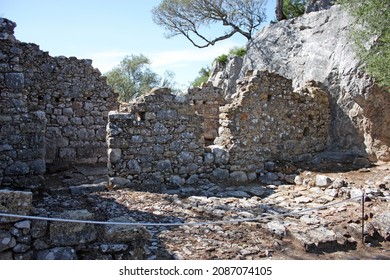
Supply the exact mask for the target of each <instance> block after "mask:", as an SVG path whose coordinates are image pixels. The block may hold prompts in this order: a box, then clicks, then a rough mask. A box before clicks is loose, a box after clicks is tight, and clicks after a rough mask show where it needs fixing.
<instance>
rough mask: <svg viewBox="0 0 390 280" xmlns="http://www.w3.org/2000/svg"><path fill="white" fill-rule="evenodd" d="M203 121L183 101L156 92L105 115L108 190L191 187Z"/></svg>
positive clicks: (167, 92)
mask: <svg viewBox="0 0 390 280" xmlns="http://www.w3.org/2000/svg"><path fill="white" fill-rule="evenodd" d="M203 120H204V119H203V117H201V116H199V115H197V114H196V113H195V106H191V105H190V104H188V102H187V99H186V97H175V96H174V95H172V94H171V93H170V90H169V89H157V90H155V91H152V92H151V93H150V94H148V95H145V96H143V97H141V98H139V99H137V100H136V101H134V102H133V103H131V104H129V106H128V107H127V111H126V112H115V111H112V112H110V113H109V123H108V125H107V143H108V148H109V149H108V160H109V164H108V167H109V176H110V177H111V178H110V184H111V185H113V186H126V187H138V186H141V185H147V186H162V185H164V184H165V185H167V184H168V185H169V184H174V185H182V184H184V183H185V182H186V181H187V183H191V182H192V181H196V180H197V177H194V176H192V175H196V174H199V173H201V172H202V169H203V168H204V167H203V154H204V130H203Z"/></svg>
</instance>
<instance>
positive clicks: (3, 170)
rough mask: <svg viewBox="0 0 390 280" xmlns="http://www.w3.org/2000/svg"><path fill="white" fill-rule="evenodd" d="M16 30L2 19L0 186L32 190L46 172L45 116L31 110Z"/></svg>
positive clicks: (10, 23) (0, 35)
mask: <svg viewBox="0 0 390 280" xmlns="http://www.w3.org/2000/svg"><path fill="white" fill-rule="evenodd" d="M14 27H15V24H14V23H12V22H9V21H4V20H0V28H1V32H0V90H1V92H0V97H1V101H0V186H2V187H4V186H5V187H7V186H12V187H14V188H31V189H33V188H36V187H38V186H40V185H41V183H42V181H43V178H42V174H43V173H44V172H45V169H46V165H45V131H46V116H45V113H44V112H43V111H41V110H39V108H34V109H30V108H29V100H28V94H29V92H28V91H27V89H26V86H25V85H26V83H27V81H26V79H25V75H24V73H23V70H24V69H23V68H21V67H20V64H19V62H20V60H21V55H22V54H21V49H19V48H17V47H16V46H15V45H16V44H17V43H16V41H15V39H14V37H13V35H12V34H13V28H14ZM5 31H7V32H5Z"/></svg>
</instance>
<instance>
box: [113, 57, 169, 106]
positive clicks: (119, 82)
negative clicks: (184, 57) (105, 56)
mask: <svg viewBox="0 0 390 280" xmlns="http://www.w3.org/2000/svg"><path fill="white" fill-rule="evenodd" d="M150 64H151V61H150V60H149V58H147V57H146V56H144V55H143V54H140V55H130V56H126V57H125V58H124V59H123V60H122V61H121V62H120V64H119V66H117V67H115V68H114V69H112V70H111V71H109V72H108V73H107V74H106V76H107V83H108V84H109V85H110V86H112V88H113V89H114V91H115V92H117V93H118V95H119V97H118V99H119V100H120V101H125V102H128V101H130V100H131V99H133V98H136V97H138V96H140V95H142V94H144V93H147V92H149V91H150V90H151V89H152V88H154V87H158V86H160V87H171V86H173V84H174V83H173V78H174V74H173V73H172V72H168V71H167V72H166V73H165V75H164V77H163V78H161V77H159V75H157V74H156V73H154V72H153V71H152V70H151V69H150V67H149V65H150Z"/></svg>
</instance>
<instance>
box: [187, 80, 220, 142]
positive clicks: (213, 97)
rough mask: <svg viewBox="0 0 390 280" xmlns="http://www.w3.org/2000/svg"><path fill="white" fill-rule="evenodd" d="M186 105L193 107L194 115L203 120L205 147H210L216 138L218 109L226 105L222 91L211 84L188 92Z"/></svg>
mask: <svg viewBox="0 0 390 280" xmlns="http://www.w3.org/2000/svg"><path fill="white" fill-rule="evenodd" d="M187 98H188V103H189V104H191V105H193V106H194V108H195V113H196V114H198V115H200V116H202V117H203V118H204V123H203V128H204V139H205V145H206V146H208V145H212V144H213V143H214V140H215V138H217V137H218V127H219V107H220V106H223V105H225V104H226V100H225V99H224V98H223V91H222V89H220V88H218V87H214V86H213V85H212V83H207V84H204V85H203V86H202V87H195V88H191V89H189V90H188V94H187Z"/></svg>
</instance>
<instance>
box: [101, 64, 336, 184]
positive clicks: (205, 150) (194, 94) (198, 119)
mask: <svg viewBox="0 0 390 280" xmlns="http://www.w3.org/2000/svg"><path fill="white" fill-rule="evenodd" d="M291 83H292V82H291V80H289V79H286V78H283V77H281V76H279V75H277V74H274V73H269V72H267V71H263V72H262V71H255V72H254V73H252V72H250V76H248V77H247V78H246V79H245V80H242V81H241V82H240V83H239V85H238V89H239V91H238V92H237V94H236V95H235V96H233V98H232V100H231V102H230V103H229V104H226V105H224V103H226V101H224V100H223V99H222V98H221V97H222V94H223V93H222V91H221V90H220V89H218V88H214V87H213V86H212V85H211V84H206V85H204V86H203V87H202V88H196V89H190V90H189V91H188V93H187V94H184V95H181V96H173V95H171V94H170V91H169V90H166V89H157V90H155V91H153V92H151V93H150V94H149V95H146V96H144V97H142V98H140V99H137V100H135V101H134V102H133V103H131V104H129V105H128V106H127V107H126V109H125V110H123V111H122V112H118V111H112V112H110V113H109V123H108V126H107V141H108V147H109V150H108V155H109V156H108V160H109V176H110V184H111V186H113V187H132V188H146V189H151V188H152V186H154V187H156V186H158V187H162V186H172V185H179V186H180V185H184V184H196V183H197V182H198V181H199V180H201V179H210V180H214V181H219V182H224V183H245V182H248V181H253V180H257V179H261V176H262V174H263V172H264V169H265V162H268V161H277V160H280V161H305V160H309V159H311V157H312V156H313V155H315V154H316V153H318V152H320V151H322V150H324V149H325V148H326V147H327V141H328V129H329V118H330V111H329V101H328V96H327V94H326V93H325V92H324V91H322V90H321V89H320V88H319V87H318V86H317V85H315V84H314V83H308V84H307V86H305V87H303V88H301V89H300V90H299V91H297V92H294V91H293V90H292V85H291ZM217 114H218V115H219V116H218V119H217V117H216V116H217ZM214 138H215V139H214ZM205 139H209V140H211V139H214V142H213V143H208V142H205ZM208 144H212V145H208Z"/></svg>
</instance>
